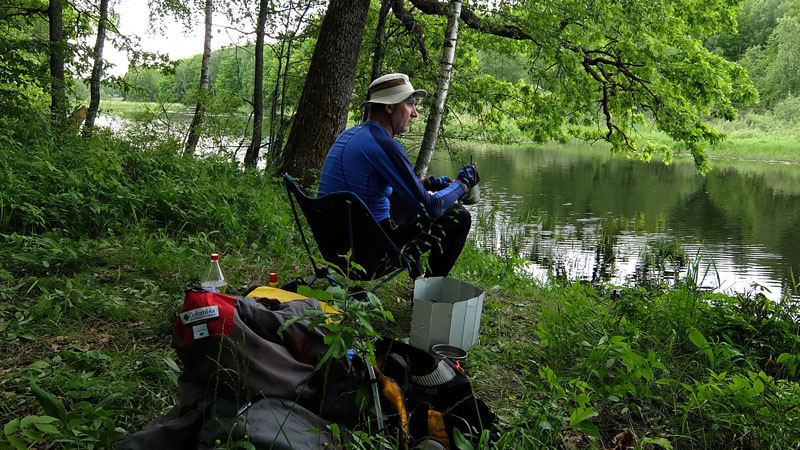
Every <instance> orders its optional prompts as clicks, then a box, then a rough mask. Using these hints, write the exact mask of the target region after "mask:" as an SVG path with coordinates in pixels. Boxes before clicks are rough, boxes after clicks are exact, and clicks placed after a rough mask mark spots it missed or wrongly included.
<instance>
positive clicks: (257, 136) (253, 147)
mask: <svg viewBox="0 0 800 450" xmlns="http://www.w3.org/2000/svg"><path fill="white" fill-rule="evenodd" d="M267 10H268V2H267V0H261V1H260V2H259V6H258V21H257V22H256V49H255V51H256V66H255V69H254V72H255V74H254V76H255V79H254V80H253V139H252V140H251V141H250V146H249V147H247V153H246V154H245V155H244V167H245V168H247V169H255V168H256V163H257V162H258V153H259V151H260V150H261V126H262V124H263V123H264V29H265V28H266V26H267Z"/></svg>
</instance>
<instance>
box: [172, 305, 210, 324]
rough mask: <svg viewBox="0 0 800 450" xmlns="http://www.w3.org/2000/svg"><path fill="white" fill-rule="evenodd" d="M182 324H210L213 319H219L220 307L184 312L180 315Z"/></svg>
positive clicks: (205, 307)
mask: <svg viewBox="0 0 800 450" xmlns="http://www.w3.org/2000/svg"><path fill="white" fill-rule="evenodd" d="M180 316H181V322H182V323H183V324H184V325H190V324H193V323H196V322H208V321H209V320H211V319H219V306H217V305H213V306H204V307H202V308H197V309H192V310H189V311H184V312H182V313H181V314H180Z"/></svg>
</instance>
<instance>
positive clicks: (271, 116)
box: [268, 38, 286, 162]
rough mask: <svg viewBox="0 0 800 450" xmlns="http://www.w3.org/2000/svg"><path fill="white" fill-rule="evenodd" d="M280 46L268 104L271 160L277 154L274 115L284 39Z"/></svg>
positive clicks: (276, 109)
mask: <svg viewBox="0 0 800 450" xmlns="http://www.w3.org/2000/svg"><path fill="white" fill-rule="evenodd" d="M280 43H281V47H280V50H279V51H278V70H277V71H276V75H275V87H274V88H273V89H272V104H271V105H270V112H269V144H268V148H269V150H270V152H269V158H270V160H271V161H273V162H274V161H275V157H276V156H277V155H276V153H275V151H274V150H275V134H276V133H277V130H276V129H275V124H276V123H277V122H276V117H277V116H278V95H279V94H278V93H279V92H281V90H280V89H281V81H282V80H283V78H282V77H281V72H282V71H283V53H284V52H283V49H284V46H285V45H286V39H285V38H284V39H281V42H280Z"/></svg>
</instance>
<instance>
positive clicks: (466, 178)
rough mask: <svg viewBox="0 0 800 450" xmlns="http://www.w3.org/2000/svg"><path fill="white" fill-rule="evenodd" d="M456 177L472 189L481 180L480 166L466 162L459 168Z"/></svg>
mask: <svg viewBox="0 0 800 450" xmlns="http://www.w3.org/2000/svg"><path fill="white" fill-rule="evenodd" d="M456 179H458V180H461V181H463V182H464V184H466V185H467V188H468V189H472V187H473V186H475V185H476V184H478V183H480V181H481V177H480V175H478V168H477V167H476V166H475V164H465V165H464V167H462V168H461V169H459V171H458V174H457V175H456Z"/></svg>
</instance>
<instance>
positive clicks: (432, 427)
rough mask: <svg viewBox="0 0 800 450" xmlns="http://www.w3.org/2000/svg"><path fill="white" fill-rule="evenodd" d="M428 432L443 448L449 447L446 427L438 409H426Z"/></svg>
mask: <svg viewBox="0 0 800 450" xmlns="http://www.w3.org/2000/svg"><path fill="white" fill-rule="evenodd" d="M428 434H429V435H430V436H431V437H432V438H434V439H436V440H437V441H439V442H440V443H441V444H442V445H443V446H444V448H446V449H449V448H450V439H449V438H448V437H447V428H445V426H444V417H442V413H440V412H439V411H434V410H432V409H429V410H428Z"/></svg>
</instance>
